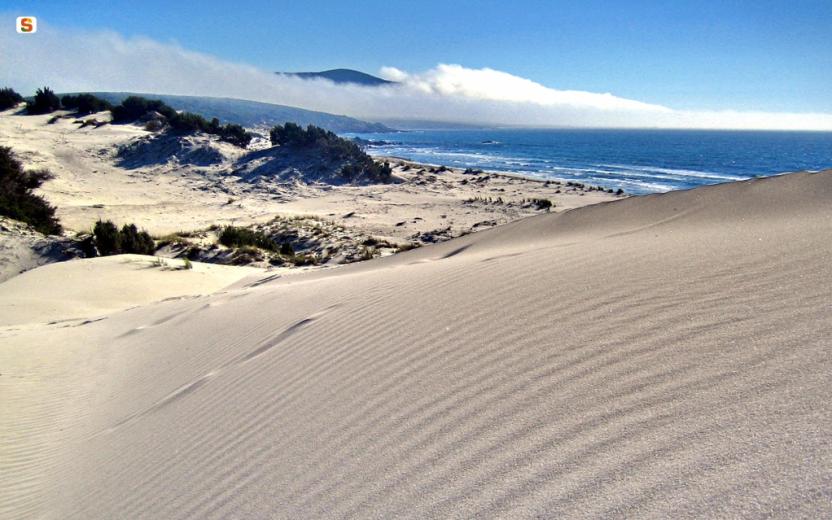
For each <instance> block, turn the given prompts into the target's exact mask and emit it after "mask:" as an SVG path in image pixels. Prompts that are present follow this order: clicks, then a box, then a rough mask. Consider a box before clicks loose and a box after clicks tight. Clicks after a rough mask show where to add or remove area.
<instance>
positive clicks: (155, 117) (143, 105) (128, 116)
mask: <svg viewBox="0 0 832 520" xmlns="http://www.w3.org/2000/svg"><path fill="white" fill-rule="evenodd" d="M110 112H111V113H112V114H113V122H114V123H132V122H134V121H137V120H143V119H144V120H147V121H148V122H149V123H151V122H153V121H156V123H154V125H153V127H154V128H158V129H161V128H163V127H164V125H162V124H161V123H159V121H165V122H166V123H167V125H168V127H169V129H170V130H171V131H174V132H179V133H182V134H193V133H196V132H204V133H206V134H211V135H216V136H219V138H220V140H221V141H225V142H227V143H231V144H233V145H235V146H239V147H240V148H245V147H247V146H248V145H249V143H250V142H251V140H252V138H253V137H254V135H253V134H252V133H251V132H247V131H246V129H245V128H243V127H242V126H240V125H237V124H233V123H228V124H225V125H222V124H220V121H219V119H217V118H213V119H212V120H210V121H209V120H207V119H205V118H204V117H202V116H201V115H199V114H193V113H191V112H177V111H176V110H174V109H173V108H171V107H170V106H168V105H167V104H166V103H165V102H163V101H162V100H160V99H147V98H143V97H141V96H130V97H127V98H125V99H124V100H123V101H122V102H121V104H119V105H116V106H114V107H112V109H111V110H110Z"/></svg>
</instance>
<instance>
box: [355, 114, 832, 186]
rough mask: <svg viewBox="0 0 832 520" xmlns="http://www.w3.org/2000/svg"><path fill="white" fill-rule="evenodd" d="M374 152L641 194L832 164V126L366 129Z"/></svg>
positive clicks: (371, 149) (425, 161) (370, 149)
mask: <svg viewBox="0 0 832 520" xmlns="http://www.w3.org/2000/svg"><path fill="white" fill-rule="evenodd" d="M359 137H360V138H362V139H366V140H369V141H371V142H373V143H374V144H371V145H369V146H368V147H367V152H368V153H370V154H371V155H387V156H395V157H401V158H404V159H409V160H413V161H418V162H422V163H428V164H436V165H445V166H453V167H459V168H475V169H476V168H479V169H483V170H490V171H500V172H517V173H522V174H526V175H530V176H535V177H540V178H547V179H560V180H573V181H574V180H577V181H581V182H587V183H590V184H595V185H601V186H604V187H606V188H613V189H618V188H622V189H623V190H624V191H626V192H627V193H632V194H643V193H654V192H664V191H670V190H678V189H688V188H693V187H696V186H700V185H703V184H716V183H721V182H730V181H735V180H741V179H749V178H752V177H756V176H767V175H773V174H777V173H782V172H791V171H800V170H822V169H826V168H832V132H746V131H694V130H690V131H688V130H504V129H499V130H419V131H408V132H397V133H375V134H361V135H360V136H359Z"/></svg>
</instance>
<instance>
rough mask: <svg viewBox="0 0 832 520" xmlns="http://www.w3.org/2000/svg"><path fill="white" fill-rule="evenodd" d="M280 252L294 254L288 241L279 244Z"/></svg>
mask: <svg viewBox="0 0 832 520" xmlns="http://www.w3.org/2000/svg"><path fill="white" fill-rule="evenodd" d="M280 254H281V255H286V256H295V249H294V248H293V247H292V244H290V243H289V242H284V243H282V244H280Z"/></svg>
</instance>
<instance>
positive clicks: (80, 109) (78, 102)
mask: <svg viewBox="0 0 832 520" xmlns="http://www.w3.org/2000/svg"><path fill="white" fill-rule="evenodd" d="M61 105H63V107H64V108H65V109H67V110H74V111H75V112H77V113H78V114H94V113H96V112H101V111H103V110H110V109H111V108H112V105H111V104H110V102H109V101H106V100H104V99H101V98H99V97H96V96H93V95H92V94H78V95H77V96H73V95H70V94H67V95H65V96H63V97H61Z"/></svg>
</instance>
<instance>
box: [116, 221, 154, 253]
mask: <svg viewBox="0 0 832 520" xmlns="http://www.w3.org/2000/svg"><path fill="white" fill-rule="evenodd" d="M120 235H121V252H122V253H135V254H137V255H152V254H153V253H154V252H155V251H156V247H155V244H154V243H153V239H152V238H150V235H149V234H148V233H147V232H146V231H139V230H138V229H137V228H136V225H135V224H129V225H128V224H125V225H124V226H123V227H122V228H121V232H120Z"/></svg>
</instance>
